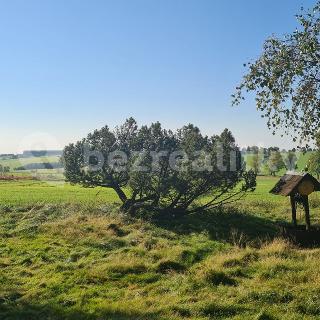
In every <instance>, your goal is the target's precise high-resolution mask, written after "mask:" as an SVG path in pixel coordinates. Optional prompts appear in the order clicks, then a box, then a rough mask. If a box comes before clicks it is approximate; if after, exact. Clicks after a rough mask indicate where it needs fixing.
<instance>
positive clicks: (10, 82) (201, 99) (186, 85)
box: [0, 0, 314, 152]
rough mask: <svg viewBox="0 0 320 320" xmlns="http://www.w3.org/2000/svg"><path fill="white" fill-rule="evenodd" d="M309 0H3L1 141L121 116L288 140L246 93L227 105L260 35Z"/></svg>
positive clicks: (24, 143) (50, 142)
mask: <svg viewBox="0 0 320 320" xmlns="http://www.w3.org/2000/svg"><path fill="white" fill-rule="evenodd" d="M313 4H314V1H302V0H281V1H279V0H268V1H258V0H242V1H239V0H233V1H230V0H229V1H228V0H126V1H124V0H113V1H108V0H90V1H89V0H38V1H34V0H28V1H25V0H20V1H17V0H10V1H7V0H6V1H5V0H0V110H1V119H2V121H1V126H0V134H1V140H0V152H16V151H19V149H22V148H27V147H31V146H32V147H37V146H39V147H41V143H38V141H37V139H38V137H43V139H44V140H45V141H46V142H44V144H45V146H46V147H55V146H56V145H61V146H63V145H64V144H66V143H68V142H71V141H74V140H76V139H78V138H81V137H83V136H85V135H86V134H87V133H88V132H90V131H91V130H92V129H95V128H99V127H101V126H103V125H105V124H108V125H110V126H111V127H113V126H115V125H117V124H119V123H121V122H122V121H124V120H125V118H127V117H129V116H134V117H135V118H136V119H137V120H138V121H139V123H141V124H147V123H151V122H153V121H157V120H159V121H160V122H162V123H163V125H164V126H165V127H167V128H172V129H174V128H177V127H180V126H182V125H183V124H186V123H189V122H192V123H195V124H196V125H198V126H199V127H200V128H201V129H202V130H203V131H204V132H205V133H207V134H213V133H218V132H220V131H221V130H223V128H225V127H228V128H230V129H231V131H232V132H233V133H234V135H235V137H236V139H237V142H238V143H239V144H240V145H253V144H264V145H279V146H281V147H286V146H288V141H286V140H285V139H281V138H280V137H279V136H278V137H273V136H272V135H271V133H270V132H269V131H268V130H267V128H266V124H265V122H264V121H263V119H261V118H260V115H259V113H258V112H257V111H256V110H255V105H254V102H253V101H252V100H250V99H249V100H247V101H246V102H245V103H244V104H243V105H242V106H240V107H238V108H233V107H231V105H230V101H231V98H230V95H231V94H232V93H233V90H234V87H235V86H236V85H237V83H238V82H239V80H240V79H241V75H242V74H243V72H244V68H243V66H242V64H243V63H244V62H247V60H249V59H251V58H254V57H257V56H258V54H259V52H261V46H262V43H263V41H264V39H265V38H266V37H268V36H269V35H271V34H272V33H275V34H279V35H281V34H283V33H285V32H291V31H292V30H294V28H295V26H296V21H295V18H294V14H295V13H297V12H299V10H300V7H301V5H303V6H305V7H311V6H312V5H313ZM41 139H42V138H41ZM41 139H40V140H41ZM40 142H41V141H40ZM37 143H38V144H37Z"/></svg>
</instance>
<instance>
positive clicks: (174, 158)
mask: <svg viewBox="0 0 320 320" xmlns="http://www.w3.org/2000/svg"><path fill="white" fill-rule="evenodd" d="M63 163H64V167H65V176H66V179H67V181H69V182H71V183H80V184H82V185H83V186H86V187H95V186H100V187H108V188H112V189H114V191H115V192H116V193H117V195H118V196H119V199H120V200H121V202H122V209H123V210H126V211H130V212H135V211H136V210H137V209H138V208H141V207H143V208H145V207H148V208H152V209H155V210H159V211H162V210H165V211H166V212H173V211H174V212H181V213H183V212H191V211H194V210H201V209H205V208H210V207H213V206H216V205H219V204H223V203H226V202H229V201H234V200H236V199H238V198H239V197H241V196H243V195H244V194H245V193H246V192H247V191H249V190H253V188H254V187H255V175H254V173H253V172H245V171H244V169H243V167H242V163H241V154H240V152H239V149H238V147H237V146H236V145H235V140H234V137H233V136H232V134H231V132H230V131H229V130H227V129H225V130H224V131H223V132H222V134H221V135H219V136H218V135H217V136H212V137H207V136H204V135H202V134H201V132H200V130H199V129H198V128H197V127H195V126H194V125H192V124H189V125H186V126H184V127H183V128H181V129H179V130H177V131H176V132H173V131H170V130H165V129H163V128H162V127H161V125H160V123H159V122H157V123H153V124H151V125H150V126H142V127H138V125H137V123H136V121H135V120H134V119H132V118H130V119H128V120H127V121H126V122H125V123H124V124H123V125H121V126H120V127H117V128H116V129H115V130H110V129H109V128H108V126H105V127H103V128H102V129H100V130H95V131H94V132H93V133H90V134H89V135H88V136H87V137H86V138H85V139H82V140H81V141H78V142H77V143H75V144H70V145H68V146H66V147H65V149H64V152H63ZM204 196H206V197H204ZM200 199H201V201H199V200H200Z"/></svg>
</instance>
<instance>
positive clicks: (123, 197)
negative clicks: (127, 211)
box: [112, 185, 128, 204]
mask: <svg viewBox="0 0 320 320" xmlns="http://www.w3.org/2000/svg"><path fill="white" fill-rule="evenodd" d="M112 189H113V190H114V191H115V192H116V193H117V195H118V197H119V198H120V200H121V201H122V203H123V204H125V203H126V202H127V200H128V198H127V196H126V194H125V193H124V192H123V191H122V189H121V188H120V187H119V186H118V185H113V186H112Z"/></svg>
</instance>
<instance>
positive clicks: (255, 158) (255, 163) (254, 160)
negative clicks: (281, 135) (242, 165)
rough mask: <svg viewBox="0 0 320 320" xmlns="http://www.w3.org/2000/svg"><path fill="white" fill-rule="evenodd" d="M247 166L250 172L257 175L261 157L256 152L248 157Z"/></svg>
mask: <svg viewBox="0 0 320 320" xmlns="http://www.w3.org/2000/svg"><path fill="white" fill-rule="evenodd" d="M248 164H249V166H250V167H251V168H252V170H253V172H254V173H255V174H258V173H259V171H260V167H261V157H260V155H259V153H258V152H256V153H253V154H251V155H250V158H249V160H248Z"/></svg>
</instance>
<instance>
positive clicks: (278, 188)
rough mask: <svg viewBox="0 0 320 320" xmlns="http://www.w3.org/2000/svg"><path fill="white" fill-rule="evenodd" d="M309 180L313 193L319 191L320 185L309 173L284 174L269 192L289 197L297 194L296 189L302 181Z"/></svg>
mask: <svg viewBox="0 0 320 320" xmlns="http://www.w3.org/2000/svg"><path fill="white" fill-rule="evenodd" d="M306 180H309V181H311V182H312V183H313V185H314V191H320V183H319V181H318V180H317V179H316V178H314V177H313V176H312V175H311V174H309V173H294V174H285V175H284V176H282V177H281V178H280V180H279V181H278V182H277V183H276V185H275V186H274V187H273V188H272V189H271V190H270V193H273V194H279V195H282V196H289V195H290V194H293V193H295V192H297V188H298V186H299V185H300V183H302V181H306Z"/></svg>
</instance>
